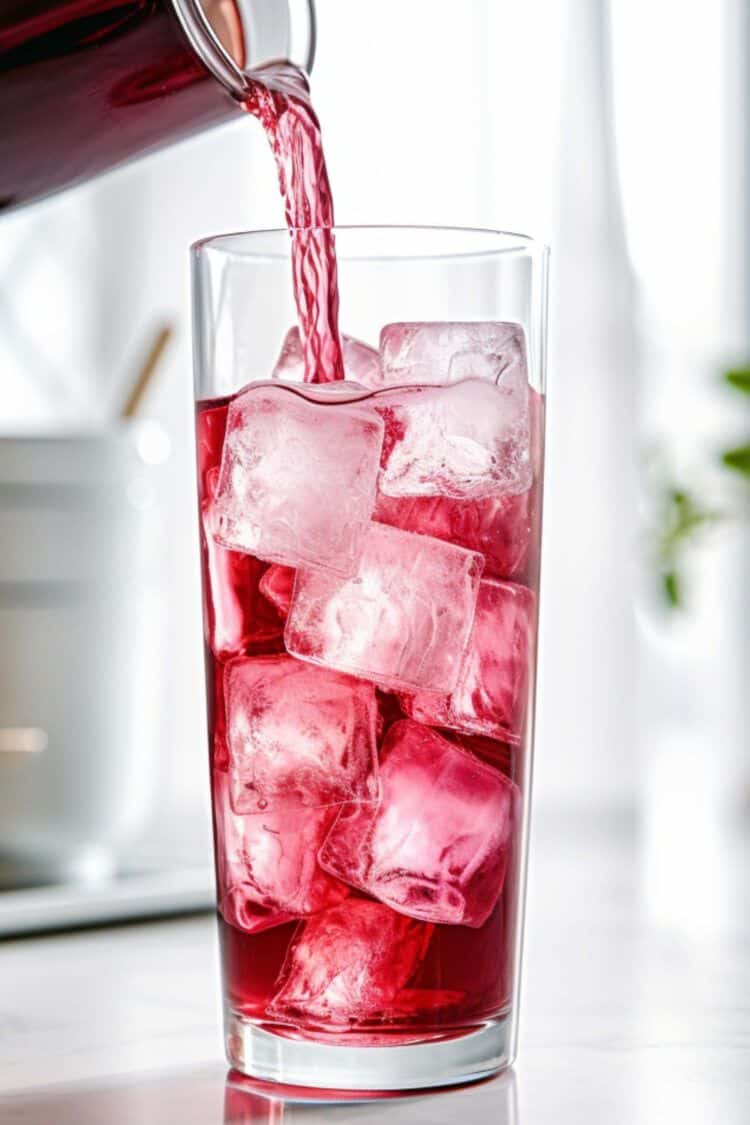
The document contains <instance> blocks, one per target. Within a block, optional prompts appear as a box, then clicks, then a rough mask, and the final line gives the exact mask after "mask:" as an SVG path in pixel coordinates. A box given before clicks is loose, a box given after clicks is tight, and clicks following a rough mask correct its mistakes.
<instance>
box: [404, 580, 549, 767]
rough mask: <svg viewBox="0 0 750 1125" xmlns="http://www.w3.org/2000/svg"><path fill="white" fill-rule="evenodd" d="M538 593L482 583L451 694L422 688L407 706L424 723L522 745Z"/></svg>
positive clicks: (407, 700)
mask: <svg viewBox="0 0 750 1125" xmlns="http://www.w3.org/2000/svg"><path fill="white" fill-rule="evenodd" d="M534 611H535V598H534V595H533V593H532V592H531V590H528V589H527V588H526V587H525V586H517V585H516V584H515V583H513V582H494V581H492V580H491V579H488V580H486V581H483V582H481V583H480V585H479V597H478V598H477V609H476V616H475V617H474V628H473V629H472V633H471V637H470V639H469V645H468V648H467V650H466V656H465V657H464V663H463V667H462V669H461V674H460V676H459V678H458V683H457V684H456V687H455V690H454V691H453V692H452V693H451V694H450V695H444V696H439V695H434V694H430V693H428V692H418V693H417V694H415V695H412V696H403V697H402V698H401V706H402V707H403V709H404V711H406V713H407V715H411V717H412V718H413V719H418V720H419V722H420V723H428V724H429V725H431V726H440V727H448V728H449V729H450V730H457V731H462V732H464V733H466V734H483V735H488V736H489V737H491V738H502V739H504V740H505V741H507V742H511V743H514V744H516V745H517V744H518V743H520V741H521V738H522V736H523V728H524V720H525V717H526V704H527V700H528V691H529V675H530V666H531V659H532V651H533V649H532V643H533V635H534Z"/></svg>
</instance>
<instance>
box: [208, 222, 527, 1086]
mask: <svg viewBox="0 0 750 1125" xmlns="http://www.w3.org/2000/svg"><path fill="white" fill-rule="evenodd" d="M335 239H336V249H337V253H338V269H339V286H340V293H341V315H340V324H341V329H342V347H343V358H344V368H345V371H346V380H345V381H341V382H332V383H315V382H307V383H306V382H304V363H303V350H302V347H301V343H300V339H299V335H298V333H297V330H296V328H295V327H293V326H294V325H295V319H296V318H295V305H294V299H293V294H292V286H291V265H290V245H291V239H290V236H289V232H288V231H285V230H284V231H281V230H279V231H260V232H254V233H250V234H236V235H226V236H223V237H219V238H213V239H207V240H205V241H202V242H199V243H197V244H196V245H195V246H194V247H193V281H194V299H195V388H196V398H197V407H196V426H197V453H198V458H197V459H198V490H199V499H200V525H201V556H202V567H203V596H204V622H205V642H206V678H207V690H208V719H209V723H208V725H209V753H210V768H211V785H212V795H213V811H214V831H215V855H216V879H217V893H218V913H219V930H220V935H221V950H222V964H223V976H224V998H225V1027H226V1048H227V1056H228V1059H229V1061H230V1063H231V1064H232V1066H234V1067H236V1068H237V1069H238V1070H240V1071H244V1072H245V1073H247V1074H250V1075H254V1076H256V1077H259V1078H263V1079H271V1080H275V1081H278V1082H283V1083H288V1084H295V1085H302V1086H316V1087H330V1088H338V1089H359V1090H386V1089H407V1088H416V1087H425V1086H435V1085H442V1084H445V1083H451V1082H461V1081H464V1080H466V1079H471V1078H478V1077H481V1076H483V1075H487V1074H490V1073H492V1072H494V1071H496V1070H499V1069H501V1068H502V1067H504V1066H506V1065H508V1064H509V1063H510V1062H511V1061H512V1060H513V1057H514V1053H515V1043H516V1026H517V1008H518V983H519V967H520V951H521V929H522V915H523V898H524V868H525V853H526V838H527V825H528V812H529V788H530V781H531V750H532V733H533V712H534V679H535V662H536V661H535V653H536V636H537V611H538V590H539V546H540V523H541V503H542V466H543V429H544V397H543V395H544V368H545V332H546V327H545V315H546V284H547V253H546V250H545V248H544V247H542V246H540V245H538V244H537V243H535V242H533V241H532V240H530V239H528V238H526V237H524V236H521V235H512V234H504V233H500V232H496V231H484V230H460V229H435V228H418V227H417V228H408V227H402V228H398V227H391V228H382V227H381V228H376V227H370V228H353V227H348V228H339V229H337V230H336V231H335Z"/></svg>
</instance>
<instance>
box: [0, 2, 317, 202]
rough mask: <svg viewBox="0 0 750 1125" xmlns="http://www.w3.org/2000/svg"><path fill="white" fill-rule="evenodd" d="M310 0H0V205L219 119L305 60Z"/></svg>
mask: <svg viewBox="0 0 750 1125" xmlns="http://www.w3.org/2000/svg"><path fill="white" fill-rule="evenodd" d="M314 50H315V18H314V9H313V4H312V0H0V120H2V123H3V124H2V128H1V129H0V211H2V210H3V209H7V208H10V207H16V206H19V205H20V204H23V203H27V202H30V201H31V200H34V199H39V198H41V197H42V196H45V195H49V194H50V193H51V192H54V191H57V190H59V189H60V188H63V187H68V186H70V185H72V184H75V183H78V182H80V181H82V180H86V179H89V178H90V177H91V176H94V175H96V174H98V173H99V172H103V171H106V170H107V169H109V168H112V167H114V166H116V165H118V164H121V163H123V161H126V160H129V159H130V158H132V157H134V156H138V155H141V154H143V153H146V152H149V151H152V150H154V149H156V148H159V147H161V146H162V145H164V144H167V143H169V142H171V141H176V140H180V139H182V138H184V137H187V136H189V135H190V134H191V133H193V132H196V131H198V130H200V129H204V128H206V127H208V126H210V125H215V124H218V123H219V122H221V121H224V120H226V119H227V118H230V117H231V116H232V114H234V113H236V112H237V110H238V108H239V106H240V105H241V102H242V99H243V96H244V93H245V89H246V76H247V74H248V73H249V72H250V71H251V70H252V69H254V68H256V67H259V66H261V65H263V64H264V63H267V62H270V61H271V60H273V59H279V58H285V59H290V60H291V61H292V62H295V63H297V64H299V65H301V66H302V67H304V69H306V70H308V71H309V69H310V67H311V66H312V61H313V55H314Z"/></svg>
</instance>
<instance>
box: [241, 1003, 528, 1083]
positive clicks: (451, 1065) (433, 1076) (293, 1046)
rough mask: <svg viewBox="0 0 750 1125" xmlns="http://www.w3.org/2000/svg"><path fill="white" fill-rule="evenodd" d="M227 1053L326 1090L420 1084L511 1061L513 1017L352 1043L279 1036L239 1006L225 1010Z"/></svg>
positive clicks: (246, 1066) (474, 1075) (257, 1074)
mask: <svg viewBox="0 0 750 1125" xmlns="http://www.w3.org/2000/svg"><path fill="white" fill-rule="evenodd" d="M224 1026H225V1032H226V1048H227V1059H228V1061H229V1063H230V1065H231V1066H233V1067H234V1068H235V1069H236V1070H239V1071H240V1072H241V1073H242V1074H247V1075H248V1076H249V1077H252V1078H261V1079H264V1080H265V1081H267V1082H279V1083H283V1084H284V1085H287V1086H307V1087H314V1088H316V1089H326V1090H362V1091H374V1090H419V1089H426V1088H429V1087H431V1086H449V1085H454V1084H456V1083H459V1082H472V1081H476V1080H478V1079H480V1078H487V1077H489V1075H491V1074H496V1073H497V1072H498V1071H499V1070H502V1069H503V1068H504V1067H506V1066H509V1065H510V1064H511V1062H512V1061H513V1058H512V1053H511V1047H512V1044H511V1017H510V1016H509V1015H508V1016H503V1017H500V1018H498V1019H492V1020H487V1021H486V1022H485V1023H483V1024H481V1025H480V1026H479V1027H472V1028H467V1029H465V1030H462V1031H453V1032H451V1033H450V1034H449V1035H443V1036H431V1037H429V1038H427V1037H425V1038H422V1039H420V1040H418V1041H414V1039H412V1040H411V1042H406V1043H402V1044H399V1045H394V1044H393V1038H388V1037H386V1036H385V1035H384V1036H383V1043H382V1045H376V1046H357V1045H354V1044H352V1045H346V1046H341V1045H339V1044H331V1043H321V1042H311V1041H310V1040H307V1039H297V1038H291V1037H287V1036H284V1035H279V1034H277V1033H276V1032H273V1031H270V1030H268V1028H267V1027H263V1026H261V1025H259V1024H257V1023H253V1022H252V1021H251V1020H248V1019H247V1018H246V1017H244V1016H241V1015H239V1014H238V1013H236V1012H232V1011H227V1012H226V1015H225V1025H224Z"/></svg>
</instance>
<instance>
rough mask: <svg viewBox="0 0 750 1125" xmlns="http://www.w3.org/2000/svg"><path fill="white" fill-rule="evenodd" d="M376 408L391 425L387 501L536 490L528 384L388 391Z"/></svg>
mask: <svg viewBox="0 0 750 1125" xmlns="http://www.w3.org/2000/svg"><path fill="white" fill-rule="evenodd" d="M374 405H375V408H376V410H377V411H378V413H379V414H381V415H382V417H383V419H384V421H385V425H386V432H385V440H384V442H383V456H382V469H381V474H380V482H379V485H380V491H381V492H383V493H385V495H386V496H452V497H455V498H457V499H463V500H468V499H473V500H478V499H481V498H482V497H486V496H492V495H494V494H497V493H498V492H502V493H506V494H510V495H515V494H517V493H521V492H525V491H526V490H527V489H528V488H530V487H531V482H532V475H533V474H532V465H531V448H530V427H529V396H528V387H527V385H526V383H516V384H508V385H507V386H495V384H493V383H489V382H485V381H483V380H481V379H465V380H464V381H463V382H460V383H452V384H450V385H449V386H446V387H426V388H422V387H419V388H417V387H414V388H410V387H406V388H404V389H402V390H393V391H385V392H383V393H382V394H380V395H378V396H377V398H376V399H375V400H374Z"/></svg>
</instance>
